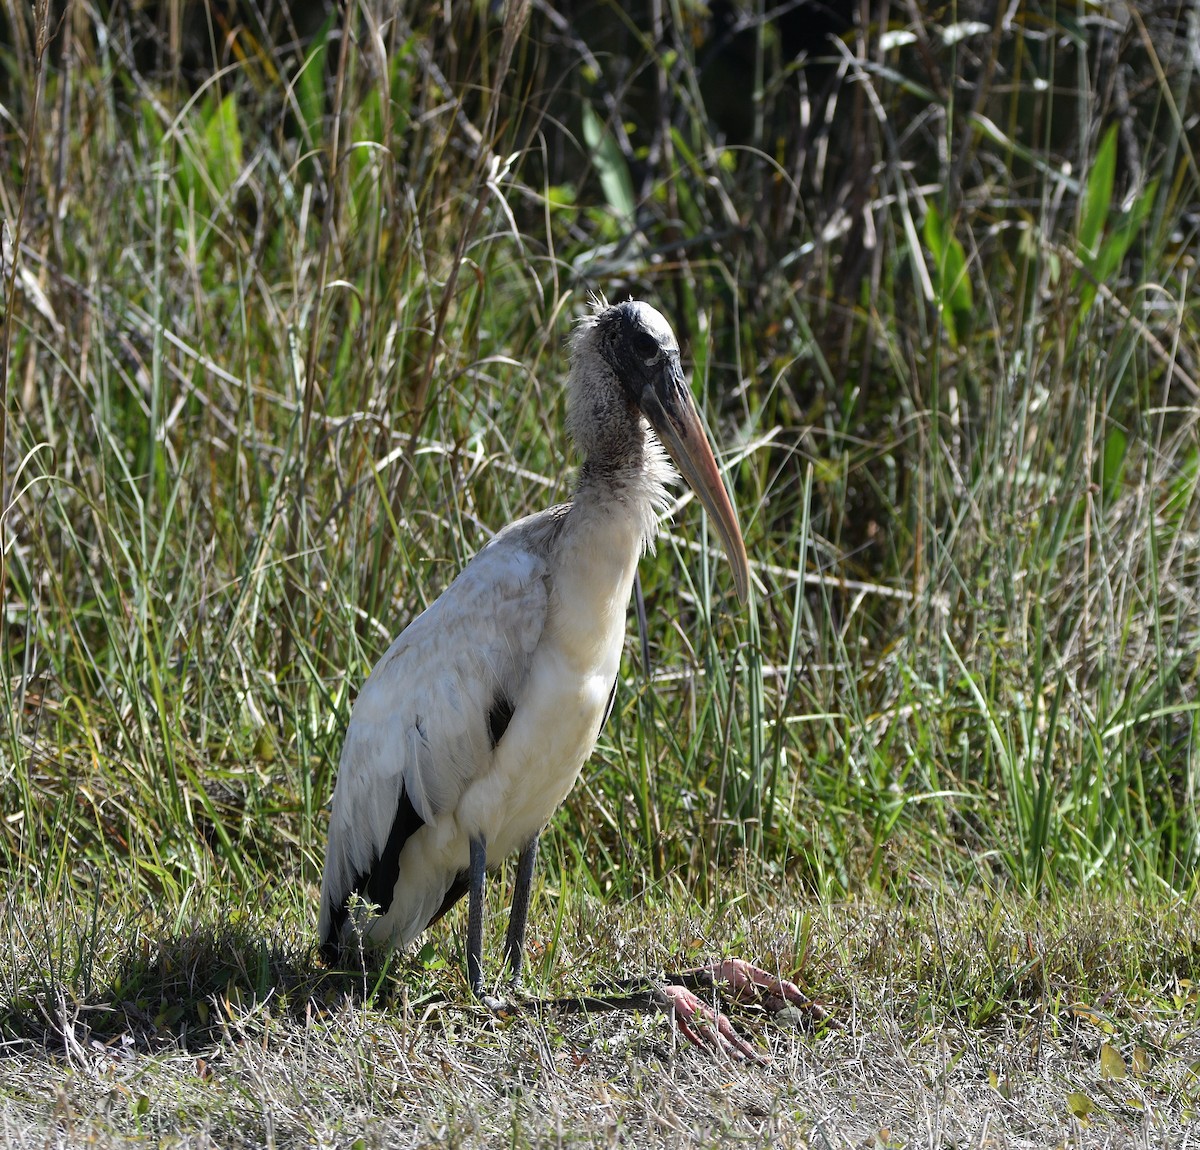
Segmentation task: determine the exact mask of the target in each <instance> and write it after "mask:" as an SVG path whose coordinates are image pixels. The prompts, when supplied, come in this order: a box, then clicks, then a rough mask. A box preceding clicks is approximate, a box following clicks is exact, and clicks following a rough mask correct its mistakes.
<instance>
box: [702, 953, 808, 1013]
mask: <svg viewBox="0 0 1200 1150" xmlns="http://www.w3.org/2000/svg"><path fill="white" fill-rule="evenodd" d="M696 973H697V974H699V975H705V974H707V975H708V977H710V978H711V979H712V981H713V984H714V985H720V984H722V983H723V984H725V985H726V986H728V987H729V988H730V989H731V990H732V991H733V996H734V998H735V1000H736V1001H738V1002H757V1003H759V1004H760V1005H761V1006H762V1007H763V1008H764V1009H766V1010H769V1011H770V1012H771V1013H772V1014H778V1013H779V1012H780V1011H781V1010H783V1009H784V1007H787V1006H795V1007H797V1008H798V1009H800V1010H803V1011H805V1012H807V1013H808V1014H810V1015H812V1017H813V1018H815V1019H817V1020H818V1021H824V1020H825V1019H826V1018H828V1017H829V1012H828V1011H827V1010H826V1009H825V1008H824V1007H823V1006H822V1005H821V1004H820V1003H819V1002H814V1001H813V1000H812V999H811V998H809V997H808V995H807V994H805V993H804V991H802V990H801V989H800V988H799V987H798V986H797V985H796V984H795V983H794V982H789V981H788V980H787V979H786V978H776V977H775V975H773V974H770V973H768V972H767V971H765V970H762V969H760V968H759V967H757V966H752V965H751V964H750V963H748V962H746V961H745V959H741V958H727V959H725V961H724V962H712V963H710V964H709V965H708V966H703V967H700V969H699V970H697V971H696Z"/></svg>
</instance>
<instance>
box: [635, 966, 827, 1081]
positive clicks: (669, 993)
mask: <svg viewBox="0 0 1200 1150" xmlns="http://www.w3.org/2000/svg"><path fill="white" fill-rule="evenodd" d="M677 977H678V978H679V981H680V982H686V983H687V984H688V986H696V987H702V986H711V987H728V988H729V989H730V990H731V991H732V997H733V1000H734V1001H735V1002H754V1003H758V1004H759V1005H760V1006H762V1007H763V1008H764V1009H765V1010H767V1011H769V1012H770V1013H771V1014H778V1013H779V1012H780V1011H782V1010H785V1009H786V1008H787V1007H789V1006H790V1007H794V1008H796V1009H799V1010H803V1011H805V1012H806V1013H807V1014H809V1015H810V1016H811V1017H812V1018H814V1019H816V1020H817V1021H823V1020H824V1019H826V1018H828V1017H829V1013H828V1011H826V1009H825V1008H824V1007H823V1006H822V1005H821V1004H820V1003H818V1002H814V1001H813V1000H812V999H811V998H809V997H808V995H807V994H805V993H804V991H802V990H801V989H800V988H799V987H798V986H797V985H796V984H795V983H794V982H789V981H788V980H787V979H786V978H777V977H776V976H775V975H773V974H770V973H768V972H767V971H765V970H762V969H760V968H759V967H757V966H753V965H751V964H750V963H748V962H746V961H745V960H744V959H740V958H728V959H725V960H724V961H714V962H711V963H709V964H708V965H707V966H701V967H697V968H696V969H694V970H689V971H685V972H684V973H683V974H682V975H679V976H677ZM659 994H660V996H661V999H662V1001H663V1004H664V1006H665V1008H666V1009H667V1010H668V1011H669V1012H670V1014H671V1016H672V1017H673V1018H674V1019H675V1024H676V1025H677V1026H678V1027H679V1031H680V1033H681V1034H682V1035H683V1036H684V1038H686V1039H687V1040H688V1041H689V1042H690V1043H692V1045H693V1046H698V1047H700V1048H701V1049H702V1050H712V1051H714V1052H715V1053H718V1054H723V1055H726V1056H728V1057H730V1058H734V1059H737V1060H739V1061H740V1060H742V1059H744V1058H750V1059H753V1060H754V1061H755V1062H769V1061H770V1059H769V1058H768V1057H767V1056H766V1055H765V1054H763V1053H761V1052H760V1051H758V1050H756V1049H755V1048H754V1047H753V1046H751V1045H750V1043H748V1042H747V1041H746V1040H745V1039H744V1038H743V1037H742V1036H741V1035H740V1034H738V1032H737V1031H736V1030H734V1028H733V1024H732V1023H731V1022H730V1021H729V1019H728V1018H726V1017H725V1015H723V1014H721V1013H720V1012H719V1011H717V1010H716V1009H714V1008H713V1007H712V1006H709V1005H708V1003H706V1002H705V1001H703V1000H702V999H700V998H698V997H697V996H696V995H695V994H693V993H692V991H691V990H689V989H687V987H686V986H681V985H678V984H668V985H666V986H662V987H659Z"/></svg>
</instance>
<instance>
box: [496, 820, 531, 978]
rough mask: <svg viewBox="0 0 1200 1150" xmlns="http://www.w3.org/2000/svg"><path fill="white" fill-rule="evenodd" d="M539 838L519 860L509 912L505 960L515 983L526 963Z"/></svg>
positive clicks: (523, 852) (526, 849)
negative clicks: (526, 934)
mask: <svg viewBox="0 0 1200 1150" xmlns="http://www.w3.org/2000/svg"><path fill="white" fill-rule="evenodd" d="M537 850H538V837H537V835H534V836H533V838H532V839H530V840H529V843H528V845H527V846H526V847H525V849H524V850H523V851H521V853H520V855H519V856H518V858H517V877H516V879H514V881H513V900H512V909H511V910H510V911H509V912H508V933H507V934H506V935H505V936H504V960H505V962H507V963H508V966H509V969H510V970H511V971H512V981H513V982H514V983H515V982H516V981H517V979H518V978H520V976H521V963H522V962H524V961H525V923H526V921H527V920H528V918H529V894H530V891H531V890H532V888H533V864H534V863H535V862H537Z"/></svg>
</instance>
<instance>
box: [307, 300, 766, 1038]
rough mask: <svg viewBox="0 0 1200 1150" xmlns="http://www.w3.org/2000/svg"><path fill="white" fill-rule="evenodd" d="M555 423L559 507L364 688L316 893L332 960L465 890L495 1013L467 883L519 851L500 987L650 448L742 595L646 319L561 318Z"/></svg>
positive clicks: (732, 525) (597, 697) (615, 630)
mask: <svg viewBox="0 0 1200 1150" xmlns="http://www.w3.org/2000/svg"><path fill="white" fill-rule="evenodd" d="M567 422H568V427H569V430H570V432H571V434H572V436H573V438H574V440H575V444H576V446H577V448H578V449H579V451H580V453H581V454H582V456H583V460H582V464H581V466H580V469H579V478H578V481H577V483H576V486H575V493H574V498H573V499H572V500H571V501H570V502H569V503H564V504H561V505H559V506H556V507H550V508H548V509H547V510H545V511H542V512H539V513H538V514H535V515H530V516H528V517H526V518H524V519H520V520H518V521H516V522H515V523H511V524H509V526H507V527H506V528H504V529H503V530H502V531H500V532H499V533H498V534H497V535H496V536H495V537H494V538H493V539H492V540H491V541H490V542H489V543H488V544H487V545H486V546H485V547H483V548H482V550H480V551H479V552H478V554H477V555H476V556H475V557H474V558H473V559H472V560H471V561H470V562H469V563H468V564H467V566H466V567H465V568H464V569H463V571H462V572H461V574H460V575H459V576H458V578H457V579H455V580H454V582H453V583H451V585H450V586H449V587H448V588H447V589H446V590H445V591H444V592H443V593H442V595H441V597H440V598H439V599H438V600H437V601H436V602H435V603H434V604H433V605H432V606H431V607H429V608H428V609H427V610H426V611H425V612H424V613H422V614H421V615H420V616H418V617H417V618H416V619H414V620H413V622H412V623H410V624H409V626H408V627H407V628H406V629H405V630H404V631H402V632H401V633H400V635H399V636H398V637H397V638H396V640H395V641H394V642H393V643H392V645H391V647H389V648H388V650H387V652H386V653H385V654H384V656H383V657H382V658H381V659H380V660H379V662H378V663H377V664H376V665H375V668H374V670H373V671H372V672H371V674H370V677H369V678H368V679H367V681H366V683H365V684H364V685H363V688H362V691H361V693H360V694H359V696H358V699H357V701H356V703H355V705H354V709H353V713H352V715H351V718H350V725H349V728H348V730H347V732H346V741H345V745H344V748H343V751H342V758H341V765H340V768H339V773H338V779H337V784H336V787H335V789H334V793H333V811H332V816H331V819H330V826H329V845H328V852H327V855H326V859H325V871H324V877H323V881H322V888H321V915H320V923H319V933H320V940H321V948H322V953H323V955H324V956H325V957H326V958H327V959H329V960H331V961H336V960H337V958H338V957H339V955H340V953H341V950H342V947H343V945H344V944H345V943H346V942H347V941H348V940H349V939H350V938H351V937H352V936H354V935H355V934H357V936H358V937H360V938H361V939H362V940H363V941H365V942H368V943H392V944H395V945H398V946H405V945H407V944H408V943H411V942H412V941H413V940H414V939H415V938H416V937H417V936H418V935H419V934H420V933H421V932H422V931H423V930H424V929H425V928H426V927H427V926H429V925H430V924H431V923H433V922H435V921H436V920H437V919H438V918H440V917H441V916H442V915H443V914H445V913H446V911H447V910H448V909H449V908H450V907H451V906H452V905H453V904H454V903H455V902H457V901H458V899H459V898H461V897H462V895H463V894H467V895H468V920H467V922H468V925H467V973H468V976H469V979H470V984H471V988H472V990H473V991H474V992H475V994H476V995H477V996H478V997H479V998H481V999H482V1000H483V1001H484V1002H487V1003H489V1004H490V1005H494V1006H496V1005H499V1004H498V1003H497V1000H495V999H491V998H489V997H488V996H487V995H486V994H485V993H484V978H483V966H482V961H481V950H482V937H483V885H484V876H485V873H486V871H487V870H488V869H489V868H495V867H497V866H499V865H500V863H501V862H502V861H503V860H504V859H505V858H506V857H507V856H509V855H510V854H512V853H513V852H518V863H517V872H516V878H515V881H514V887H513V903H512V909H511V911H510V916H509V922H508V933H507V936H506V940H505V946H504V952H505V958H506V960H507V963H508V965H509V967H510V969H511V971H512V978H513V980H514V981H515V980H516V978H517V976H518V975H519V973H520V969H521V961H522V956H523V952H524V938H525V924H526V917H527V914H528V910H529V893H530V884H531V879H532V876H533V867H534V860H535V858H536V854H537V844H538V836H539V835H540V834H541V832H542V830H543V828H544V827H545V826H546V823H547V822H548V821H549V819H550V816H551V815H552V814H553V813H554V811H555V810H556V809H557V808H558V806H559V804H560V803H561V802H562V801H563V799H564V798H565V797H566V795H567V793H568V791H570V789H571V787H572V786H573V785H574V783H575V780H576V778H577V777H578V775H579V772H580V769H581V768H582V766H583V764H584V762H585V760H586V759H587V757H588V756H589V755H590V754H591V751H592V748H593V746H594V745H595V742H596V738H597V736H598V735H599V732H600V728H601V726H602V724H603V722H604V720H605V718H606V715H607V711H608V708H609V707H610V706H611V703H612V698H613V694H614V691H615V688H616V678H617V672H618V669H619V664H620V660H621V650H622V646H623V644H624V637H625V614H626V607H627V605H628V603H629V598H630V591H631V587H632V584H633V579H634V572H635V569H636V567H637V562H638V558H639V557H640V555H641V554H642V552H643V551H644V550H646V549H647V548H648V547H650V546H651V545H652V544H653V542H654V538H655V535H656V534H657V531H658V524H659V515H660V513H661V512H662V511H663V510H665V508H666V507H667V505H668V494H667V487H668V484H670V483H671V482H673V480H674V479H675V478H676V476H675V473H674V471H673V469H672V467H671V465H670V463H669V462H668V460H667V456H666V454H664V451H663V447H664V446H665V448H666V451H667V452H668V453H669V454H670V457H671V459H673V460H674V462H675V464H676V465H677V467H678V468H679V471H680V472H682V474H683V477H684V478H685V479H686V480H687V482H688V483H689V484H690V485H691V487H692V489H693V490H694V491H695V493H696V494H697V496H699V498H700V500H701V502H702V503H703V504H704V506H705V507H706V508H707V510H708V513H709V515H710V516H711V517H712V519H713V521H714V522H715V524H716V527H717V531H718V532H719V533H720V536H721V539H722V541H723V543H724V546H725V550H726V553H727V554H728V556H729V561H730V564H731V565H732V568H733V580H734V586H735V588H736V590H737V593H738V596H739V598H740V599H741V600H742V601H743V602H744V601H745V599H746V596H747V593H748V590H749V583H750V575H749V568H748V564H747V560H746V550H745V546H744V544H743V542H742V534H741V530H740V528H739V527H738V521H737V516H736V514H735V512H734V509H733V506H732V504H731V503H730V501H729V497H728V496H727V495H726V493H725V488H724V486H723V484H722V482H721V477H720V474H719V472H718V471H717V465H716V461H715V460H714V458H713V453H712V449H711V448H710V447H709V443H708V439H707V437H706V435H705V432H704V429H703V426H702V424H701V422H700V418H699V416H698V414H697V412H696V408H695V405H694V403H693V401H692V396H691V392H690V390H689V388H688V383H687V379H686V378H685V376H684V374H683V369H682V367H681V365H680V357H679V346H678V344H677V343H676V341H675V336H674V334H673V333H672V331H671V328H670V325H669V324H668V323H667V321H666V320H665V319H664V318H663V316H662V315H660V314H659V313H658V312H657V311H655V310H654V308H652V307H650V306H648V305H647V304H645V303H640V302H635V301H630V302H627V303H620V304H615V305H612V306H608V305H607V304H605V303H604V302H603V301H600V302H598V303H597V304H596V307H595V310H594V313H593V314H591V315H588V316H587V317H586V318H584V319H583V320H582V321H580V323H579V324H578V326H577V328H576V329H575V332H574V336H573V338H572V341H571V367H570V374H569V378H568V380H567ZM651 429H653V430H651ZM355 896H358V897H357V898H356V897H355ZM363 904H373V910H364V908H363ZM690 1010H691V1007H690V1006H689V1005H685V1008H684V1013H685V1014H688V1016H689V1017H690V1016H691V1015H690V1013H688V1012H689V1011H690ZM702 1013H703V1012H702ZM681 1017H683V1015H681ZM701 1024H703V1019H701ZM685 1033H686V1029H685Z"/></svg>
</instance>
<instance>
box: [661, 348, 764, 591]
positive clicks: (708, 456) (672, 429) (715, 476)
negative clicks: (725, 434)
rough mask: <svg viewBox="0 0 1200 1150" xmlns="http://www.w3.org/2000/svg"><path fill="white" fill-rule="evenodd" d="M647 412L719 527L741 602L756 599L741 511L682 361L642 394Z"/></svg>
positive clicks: (667, 363)
mask: <svg viewBox="0 0 1200 1150" xmlns="http://www.w3.org/2000/svg"><path fill="white" fill-rule="evenodd" d="M641 409H642V413H643V414H644V415H645V416H646V418H647V419H648V420H649V421H650V426H651V427H653V428H654V430H655V431H656V432H657V433H658V437H659V439H661V440H662V442H663V446H664V447H665V448H666V449H667V452H668V454H669V455H670V456H671V458H672V459H673V460H674V461H675V466H676V467H678V468H679V471H680V474H681V475H682V476H683V478H684V479H685V480H687V483H688V486H689V487H690V488H691V489H692V490H693V491H694V492H695V493H696V496H697V498H699V500H700V502H701V503H703V504H704V509H705V510H706V511H707V512H708V514H709V516H710V517H711V519H712V521H713V522H714V523H715V524H716V526H717V531H718V533H719V534H720V536H721V542H722V543H723V544H724V546H725V554H726V555H727V556H728V557H729V565H730V566H731V567H732V568H733V585H734V588H735V589H736V590H737V595H738V599H739V600H741V602H743V603H745V602H746V599H747V597H748V596H749V594H750V564H749V561H748V560H747V559H746V544H745V543H744V542H743V540H742V529H741V527H739V526H738V520H737V512H736V511H734V509H733V504H732V503H730V502H729V496H728V494H727V493H726V491H725V484H724V483H722V482H721V473H720V472H719V471H718V470H717V461H716V459H714V458H713V453H712V447H710V446H709V442H708V436H707V435H706V434H705V433H704V425H703V424H702V423H701V422H700V415H699V413H698V412H697V411H696V405H695V403H694V402H693V400H692V393H691V390H690V389H689V388H688V385H687V380H686V379H685V378H684V375H683V369H682V368H681V367H680V364H679V360H678V358H677V357H675V356H671V357H668V358H665V359H664V363H663V370H662V373H661V374H660V376H659V377H658V379H656V380H655V382H654V385H653V386H652V387H647V388H645V389H644V390H643V392H642V397H641Z"/></svg>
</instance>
